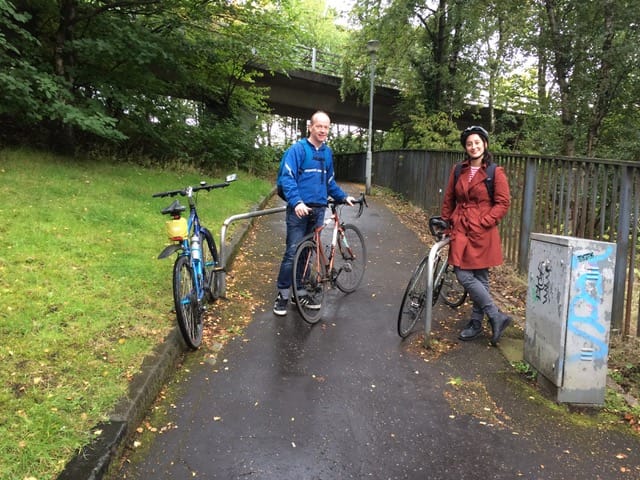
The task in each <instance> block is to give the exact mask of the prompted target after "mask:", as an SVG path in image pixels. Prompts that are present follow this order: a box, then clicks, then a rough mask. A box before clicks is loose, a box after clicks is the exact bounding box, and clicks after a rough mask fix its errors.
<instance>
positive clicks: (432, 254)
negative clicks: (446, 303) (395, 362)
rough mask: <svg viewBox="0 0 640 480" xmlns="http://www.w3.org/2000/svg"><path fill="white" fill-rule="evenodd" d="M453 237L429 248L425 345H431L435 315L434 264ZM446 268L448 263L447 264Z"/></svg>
mask: <svg viewBox="0 0 640 480" xmlns="http://www.w3.org/2000/svg"><path fill="white" fill-rule="evenodd" d="M450 241H451V239H450V238H449V237H448V236H445V237H444V238H443V239H442V240H440V241H438V242H436V243H435V244H434V245H433V246H432V247H431V249H430V250H429V261H428V263H427V293H426V297H427V301H426V302H425V306H424V346H425V347H428V346H429V339H430V336H431V335H430V333H431V319H432V316H433V302H432V301H431V299H432V298H433V286H434V284H435V275H434V274H435V272H434V271H433V266H434V264H435V261H436V257H437V256H438V255H439V254H440V250H442V249H443V248H444V247H446V246H447V245H449V242H450ZM445 268H446V264H445Z"/></svg>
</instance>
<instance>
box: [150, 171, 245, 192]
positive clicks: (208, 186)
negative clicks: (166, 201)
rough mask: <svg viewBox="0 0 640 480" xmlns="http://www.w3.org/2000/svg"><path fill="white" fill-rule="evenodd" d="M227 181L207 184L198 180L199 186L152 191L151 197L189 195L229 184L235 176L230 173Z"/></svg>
mask: <svg viewBox="0 0 640 480" xmlns="http://www.w3.org/2000/svg"><path fill="white" fill-rule="evenodd" d="M227 179H228V180H227V181H225V182H222V183H214V184H207V182H200V186H198V187H191V186H189V187H185V188H183V189H181V190H169V191H167V192H158V193H154V194H153V195H152V197H175V196H176V195H181V196H183V197H186V196H190V194H191V193H193V192H197V191H199V190H206V191H207V192H209V191H211V190H213V189H214V188H224V187H228V186H229V185H231V182H233V181H234V180H235V176H233V175H230V176H228V177H227Z"/></svg>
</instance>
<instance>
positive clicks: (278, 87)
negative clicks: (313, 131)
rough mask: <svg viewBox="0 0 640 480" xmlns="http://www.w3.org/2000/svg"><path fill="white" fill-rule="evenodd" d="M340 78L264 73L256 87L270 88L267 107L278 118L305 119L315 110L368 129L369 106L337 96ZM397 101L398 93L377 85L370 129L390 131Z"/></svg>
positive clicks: (306, 73)
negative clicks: (278, 116) (280, 116)
mask: <svg viewBox="0 0 640 480" xmlns="http://www.w3.org/2000/svg"><path fill="white" fill-rule="evenodd" d="M341 83H342V79H341V78H340V77H336V76H333V75H329V74H325V73H320V72H316V71H308V70H292V71H290V72H288V75H285V74H282V73H270V72H266V71H265V72H264V76H263V77H262V78H258V79H256V85H258V86H261V87H269V98H268V104H269V106H270V107H271V110H272V112H273V113H275V114H277V115H282V116H287V117H292V118H301V119H308V118H309V117H310V116H311V114H312V113H313V112H315V111H316V110H325V111H326V112H327V113H328V114H329V115H330V117H331V121H332V123H339V124H343V125H356V126H358V127H363V128H368V126H369V103H368V100H367V101H366V102H364V103H362V102H361V101H360V100H359V99H358V98H357V96H356V95H353V94H351V95H349V96H348V97H347V98H345V99H344V100H343V99H342V98H341V96H340V85H341ZM399 101H400V91H399V90H395V89H392V88H389V87H380V86H376V88H375V90H374V97H373V129H374V130H387V131H388V130H390V129H391V127H392V125H393V122H394V120H395V119H396V115H395V112H394V109H395V107H396V106H397V105H398V103H399Z"/></svg>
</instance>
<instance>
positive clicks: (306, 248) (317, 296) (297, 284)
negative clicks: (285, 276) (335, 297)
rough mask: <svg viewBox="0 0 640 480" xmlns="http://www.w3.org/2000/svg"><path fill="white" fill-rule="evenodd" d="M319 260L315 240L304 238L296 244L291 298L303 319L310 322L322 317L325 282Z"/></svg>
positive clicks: (312, 322) (320, 260) (315, 321)
mask: <svg viewBox="0 0 640 480" xmlns="http://www.w3.org/2000/svg"><path fill="white" fill-rule="evenodd" d="M321 262H322V259H320V258H318V250H317V248H316V242H315V241H313V240H304V241H302V243H300V244H299V245H298V248H297V250H296V254H295V256H294V257H293V272H294V280H293V299H294V302H295V304H296V306H297V307H298V311H299V312H300V315H301V316H302V318H303V319H304V321H305V322H307V323H310V324H314V323H317V322H319V321H320V318H321V317H322V302H323V300H324V294H325V290H326V287H327V283H326V282H325V281H324V280H325V279H324V272H323V269H324V265H321Z"/></svg>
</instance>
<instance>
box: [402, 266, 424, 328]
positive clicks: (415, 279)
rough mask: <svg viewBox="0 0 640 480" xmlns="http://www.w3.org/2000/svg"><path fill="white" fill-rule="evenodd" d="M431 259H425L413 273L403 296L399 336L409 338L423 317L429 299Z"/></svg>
mask: <svg viewBox="0 0 640 480" xmlns="http://www.w3.org/2000/svg"><path fill="white" fill-rule="evenodd" d="M428 264H429V257H424V258H423V259H422V261H421V262H420V263H419V264H418V266H417V267H416V268H415V270H414V271H413V274H412V275H411V279H410V280H409V283H408V284H407V288H406V289H405V291H404V295H403V296H402V303H401V304H400V311H399V312H398V335H400V336H401V337H402V338H406V337H408V336H409V334H410V333H411V331H412V330H413V327H414V326H415V324H416V322H417V321H418V319H419V318H420V317H421V316H422V312H423V310H424V307H425V301H426V298H427V273H428V268H427V267H428Z"/></svg>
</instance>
